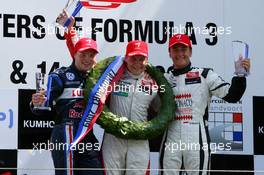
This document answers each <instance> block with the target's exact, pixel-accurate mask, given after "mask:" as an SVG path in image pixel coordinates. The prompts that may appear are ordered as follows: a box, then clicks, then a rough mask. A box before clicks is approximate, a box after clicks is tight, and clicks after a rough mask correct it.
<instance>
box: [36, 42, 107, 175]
mask: <svg viewBox="0 0 264 175" xmlns="http://www.w3.org/2000/svg"><path fill="white" fill-rule="evenodd" d="M97 53H98V50H97V45H96V42H95V41H94V40H92V39H89V38H82V39H80V40H79V41H78V42H77V43H76V45H75V46H74V51H73V62H72V64H71V65H70V66H69V67H62V68H60V69H57V70H56V71H55V72H53V73H51V74H50V75H49V80H48V87H47V92H46V96H45V92H44V91H41V92H40V93H35V94H33V95H32V102H31V106H32V108H33V107H34V106H39V105H43V104H44V103H45V102H46V101H47V102H48V104H49V105H50V106H54V107H55V110H56V113H57V118H56V120H55V121H56V125H55V126H54V128H53V130H52V135H51V142H52V143H53V144H54V149H52V158H53V162H54V166H55V168H60V169H56V173H55V174H56V175H66V174H71V175H103V171H102V170H101V171H100V170H79V171H76V170H73V169H74V168H87V169H89V168H102V164H101V161H100V159H99V143H98V141H97V139H96V138H95V136H94V134H93V131H90V133H89V134H88V135H87V136H86V137H85V138H84V139H83V141H82V142H80V143H78V144H77V145H76V147H74V148H73V151H70V152H68V150H67V149H68V146H69V145H70V143H71V142H72V141H73V138H74V137H75V134H76V132H77V129H78V126H79V122H80V119H81V117H82V114H83V111H84V108H85V106H84V93H83V90H84V88H85V80H86V77H87V71H88V70H90V69H91V68H92V67H93V66H94V64H95V63H96V61H95V59H96V55H97ZM33 111H34V110H33ZM34 113H41V111H39V112H38V111H34ZM61 169H64V170H61Z"/></svg>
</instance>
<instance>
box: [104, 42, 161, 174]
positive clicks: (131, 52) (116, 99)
mask: <svg viewBox="0 0 264 175" xmlns="http://www.w3.org/2000/svg"><path fill="white" fill-rule="evenodd" d="M147 59H148V46H147V43H145V42H143V41H139V40H134V41H130V42H129V43H128V45H127V49H126V55H125V60H124V61H125V64H126V70H125V73H124V74H123V75H122V77H121V79H120V80H119V82H118V83H117V84H116V85H114V88H113V89H114V90H113V92H112V93H111V96H110V110H111V112H113V113H114V114H116V115H118V116H122V117H127V118H128V119H129V120H132V121H135V120H137V121H146V120H147V110H148V108H149V105H150V103H151V101H152V100H153V99H154V97H155V96H157V91H158V88H157V84H156V82H155V81H154V80H153V79H151V78H150V76H149V75H148V74H147V73H146V72H145V68H146V64H147ZM102 153H103V161H104V165H105V168H106V174H107V175H123V174H126V175H130V174H133V175H137V174H138V175H143V174H146V173H148V166H149V143H148V140H133V139H121V138H118V137H116V136H114V135H112V134H109V133H105V135H104V141H103V145H102Z"/></svg>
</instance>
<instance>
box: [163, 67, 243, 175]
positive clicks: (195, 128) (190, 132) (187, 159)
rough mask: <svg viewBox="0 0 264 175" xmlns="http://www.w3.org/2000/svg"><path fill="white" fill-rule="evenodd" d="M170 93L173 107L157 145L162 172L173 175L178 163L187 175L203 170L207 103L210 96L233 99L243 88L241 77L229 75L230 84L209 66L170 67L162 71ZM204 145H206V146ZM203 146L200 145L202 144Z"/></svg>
mask: <svg viewBox="0 0 264 175" xmlns="http://www.w3.org/2000/svg"><path fill="white" fill-rule="evenodd" d="M165 77H166V78H167V80H168V81H169V83H170V85H171V87H172V89H173V92H174V95H175V102H176V105H177V109H176V112H175V120H174V121H173V122H171V123H170V125H169V127H168V130H167V132H166V134H165V137H164V138H165V141H164V145H163V147H162V149H161V167H162V168H163V169H164V172H163V174H166V175H176V174H179V172H178V171H176V170H174V171H171V170H170V171H166V169H181V167H182V163H183V166H184V167H185V169H186V170H198V171H189V172H188V171H187V173H188V175H189V174H191V175H196V174H197V175H198V174H207V172H206V171H204V172H202V171H201V172H199V170H208V168H209V163H210V149H208V148H210V145H209V143H210V138H209V134H208V124H207V121H208V107H209V104H210V100H211V97H212V96H216V97H219V98H222V99H224V100H225V101H227V102H231V103H235V102H237V101H239V100H240V98H241V97H242V95H243V93H244V91H245V89H246V78H245V77H233V78H232V83H231V85H230V84H229V83H227V82H225V81H224V80H223V79H222V78H221V77H220V76H218V75H217V74H216V73H215V72H213V70H211V69H202V68H194V67H191V64H190V65H188V66H187V67H185V68H184V69H180V70H176V69H172V70H171V72H169V73H168V74H166V75H165ZM206 146H207V147H206ZM202 147H203V148H202Z"/></svg>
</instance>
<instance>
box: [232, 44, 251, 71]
mask: <svg viewBox="0 0 264 175" xmlns="http://www.w3.org/2000/svg"><path fill="white" fill-rule="evenodd" d="M232 50H233V58H234V63H235V74H236V75H238V76H248V75H249V72H248V71H247V70H246V69H245V68H244V67H243V66H242V61H243V60H244V59H248V50H249V46H248V44H247V43H245V42H243V41H238V40H236V41H232Z"/></svg>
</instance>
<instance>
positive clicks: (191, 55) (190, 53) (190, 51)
mask: <svg viewBox="0 0 264 175" xmlns="http://www.w3.org/2000/svg"><path fill="white" fill-rule="evenodd" d="M190 57H192V48H191V47H190Z"/></svg>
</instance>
